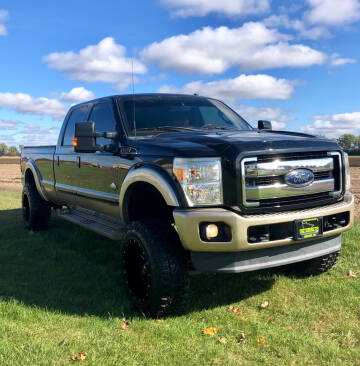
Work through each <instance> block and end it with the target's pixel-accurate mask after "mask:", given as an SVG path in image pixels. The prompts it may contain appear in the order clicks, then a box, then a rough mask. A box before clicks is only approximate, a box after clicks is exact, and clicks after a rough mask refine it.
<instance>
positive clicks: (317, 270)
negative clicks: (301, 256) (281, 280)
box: [289, 250, 340, 276]
mask: <svg viewBox="0 0 360 366" xmlns="http://www.w3.org/2000/svg"><path fill="white" fill-rule="evenodd" d="M339 256H340V250H339V251H336V252H333V253H330V254H327V255H324V256H322V257H318V258H313V259H310V260H307V261H304V262H298V263H294V264H292V265H290V268H289V269H290V271H291V272H292V273H296V274H299V275H303V276H318V275H321V274H322V273H325V272H327V271H329V270H330V269H331V268H332V267H334V266H335V264H336V262H337V261H338V259H339Z"/></svg>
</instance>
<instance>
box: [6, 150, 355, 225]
mask: <svg viewBox="0 0 360 366" xmlns="http://www.w3.org/2000/svg"><path fill="white" fill-rule="evenodd" d="M6 159H8V163H5V161H6ZM358 160H359V167H357V166H355V167H351V191H352V192H353V193H354V194H355V203H356V206H355V212H356V217H357V218H359V219H360V157H359V159H358ZM18 161H19V158H15V159H14V158H0V192H1V191H2V190H7V191H18V192H20V191H21V178H20V175H21V173H20V166H19V163H18ZM9 163H10V164H9Z"/></svg>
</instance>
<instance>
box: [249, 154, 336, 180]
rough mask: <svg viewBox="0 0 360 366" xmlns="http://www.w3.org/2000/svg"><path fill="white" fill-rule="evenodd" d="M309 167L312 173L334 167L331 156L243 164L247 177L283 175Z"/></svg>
mask: <svg viewBox="0 0 360 366" xmlns="http://www.w3.org/2000/svg"><path fill="white" fill-rule="evenodd" d="M299 168H302V169H310V170H312V171H313V172H314V173H318V172H327V171H329V170H333V169H334V159H333V158H330V157H329V158H320V159H306V160H283V161H280V160H275V161H271V162H267V163H252V164H247V165H246V166H245V174H246V177H247V178H257V177H273V176H278V175H285V174H287V173H289V172H290V171H291V170H294V169H299Z"/></svg>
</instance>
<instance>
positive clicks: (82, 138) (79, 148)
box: [74, 122, 100, 152]
mask: <svg viewBox="0 0 360 366" xmlns="http://www.w3.org/2000/svg"><path fill="white" fill-rule="evenodd" d="M74 150H75V152H95V151H99V150H100V146H97V145H96V132H95V123H94V122H80V123H75V138H74Z"/></svg>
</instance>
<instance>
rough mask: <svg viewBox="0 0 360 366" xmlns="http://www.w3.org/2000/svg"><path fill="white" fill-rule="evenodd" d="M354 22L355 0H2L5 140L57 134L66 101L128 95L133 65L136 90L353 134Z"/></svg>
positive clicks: (359, 56) (358, 62)
mask: <svg viewBox="0 0 360 366" xmlns="http://www.w3.org/2000/svg"><path fill="white" fill-rule="evenodd" d="M359 30H360V0H303V1H298V0H292V1H286V2H285V1H276V0H143V1H139V0H133V1H124V0H123V1H121V0H111V1H110V0H102V1H85V0H76V1H74V0H72V1H69V0H62V1H57V2H55V1H46V0H33V1H26V0H17V1H16V0H0V142H5V143H7V144H8V145H15V146H18V145H21V144H24V145H42V144H55V143H56V141H57V136H58V132H59V130H60V127H61V124H62V121H63V118H64V116H65V114H66V112H67V110H68V108H69V107H70V106H71V105H73V104H76V103H79V102H82V101H86V100H90V99H93V98H95V97H102V96H107V95H114V94H126V93H131V92H132V83H131V79H132V78H131V72H132V67H133V72H134V81H135V82H134V88H135V92H136V93H143V92H145V93H153V92H181V93H187V94H193V93H197V94H199V95H204V96H210V97H216V98H219V99H221V100H223V101H224V102H226V103H227V104H228V105H230V106H231V107H232V108H234V109H235V110H236V111H237V112H238V113H239V114H240V115H242V116H243V117H244V118H245V119H247V120H248V121H250V122H251V123H252V124H253V125H254V126H255V125H256V121H257V120H259V119H266V120H270V121H272V123H273V128H274V129H282V130H290V131H302V132H308V133H313V134H321V135H325V136H327V137H330V138H336V137H338V136H339V135H341V134H344V133H352V134H355V135H358V134H360V88H359V85H360V82H359V81H360V80H359V79H360V33H359ZM132 65H133V66H132Z"/></svg>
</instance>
